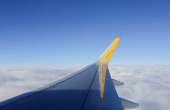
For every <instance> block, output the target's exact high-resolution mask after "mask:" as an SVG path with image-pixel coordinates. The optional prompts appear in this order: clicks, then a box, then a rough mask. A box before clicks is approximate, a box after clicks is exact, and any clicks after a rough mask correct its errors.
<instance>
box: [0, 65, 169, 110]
mask: <svg viewBox="0 0 170 110" xmlns="http://www.w3.org/2000/svg"><path fill="white" fill-rule="evenodd" d="M84 66H86V65H69V66H59V65H48V66H47V65H39V66H13V65H0V101H3V100H5V99H8V98H11V97H13V96H16V95H19V94H21V93H24V92H27V91H30V90H32V89H35V88H38V87H40V86H43V85H45V84H48V83H51V82H53V81H55V80H58V79H60V78H62V77H65V76H67V75H68V74H71V73H73V72H75V71H77V70H79V69H81V68H82V67H84ZM109 70H110V73H111V76H112V78H114V79H116V80H120V81H123V82H124V83H125V85H124V86H120V87H116V89H117V92H118V94H119V96H120V97H122V98H125V99H129V100H131V101H134V102H137V103H139V104H140V107H139V108H136V109H133V110H148V109H149V110H167V109H168V108H169V103H170V65H139V64H137V65H128V64H126V65H113V64H110V65H109Z"/></svg>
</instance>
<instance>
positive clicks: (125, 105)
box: [120, 98, 139, 109]
mask: <svg viewBox="0 0 170 110" xmlns="http://www.w3.org/2000/svg"><path fill="white" fill-rule="evenodd" d="M120 101H121V103H122V105H123V108H124V109H132V108H137V107H139V104H138V103H134V102H131V101H129V100H126V99H123V98H120Z"/></svg>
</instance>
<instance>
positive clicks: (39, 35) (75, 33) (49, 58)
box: [0, 0, 170, 65]
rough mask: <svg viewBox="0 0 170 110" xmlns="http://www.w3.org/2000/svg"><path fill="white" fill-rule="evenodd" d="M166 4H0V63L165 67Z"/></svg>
mask: <svg viewBox="0 0 170 110" xmlns="http://www.w3.org/2000/svg"><path fill="white" fill-rule="evenodd" d="M169 4H170V1H169V0H161V1H160V0H107V1H103V0H93V1H92V0H81V1H78V0H74V1H71V0H60V1H59V0H50V1H49V0H29V1H26V0H24V1H23V0H0V13H1V14H0V65H35V64H57V65H72V64H74V65H75V64H89V63H93V62H94V61H96V60H97V59H98V57H99V56H100V55H101V54H102V53H103V52H104V50H105V49H106V48H107V47H108V46H109V45H110V43H111V42H112V41H113V40H114V39H115V38H117V37H119V38H121V39H120V42H119V44H118V46H117V48H116V50H115V53H114V54H113V58H112V59H111V62H110V63H112V64H136V63H137V64H138V63H142V64H169V62H170V58H169V56H170V51H169V50H170V49H169V48H170V43H169V42H170V7H169Z"/></svg>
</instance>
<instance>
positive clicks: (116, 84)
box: [112, 79, 124, 86]
mask: <svg viewBox="0 0 170 110" xmlns="http://www.w3.org/2000/svg"><path fill="white" fill-rule="evenodd" d="M112 81H113V84H114V86H122V85H124V83H123V82H120V81H118V80H115V79H112Z"/></svg>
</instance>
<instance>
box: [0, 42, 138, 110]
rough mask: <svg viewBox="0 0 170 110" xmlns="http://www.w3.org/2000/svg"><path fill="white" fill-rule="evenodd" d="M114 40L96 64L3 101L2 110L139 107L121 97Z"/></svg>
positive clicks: (122, 108) (96, 109) (121, 108)
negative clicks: (112, 65)
mask: <svg viewBox="0 0 170 110" xmlns="http://www.w3.org/2000/svg"><path fill="white" fill-rule="evenodd" d="M117 40H118V39H116V41H114V42H113V43H112V44H111V45H110V46H109V48H108V49H106V51H105V52H104V53H103V54H102V56H101V57H100V58H99V59H98V60H97V61H96V62H95V63H93V64H91V65H89V66H87V67H85V68H83V69H81V70H79V71H77V72H75V73H73V74H71V75H69V76H67V77H65V78H63V79H60V80H58V81H55V82H53V83H50V84H48V85H45V86H43V87H41V88H38V89H35V90H33V91H30V92H27V93H24V94H21V95H19V96H16V97H14V98H11V99H8V100H5V101H3V102H0V110H124V109H125V108H133V107H137V106H138V104H136V103H133V102H130V101H128V100H126V99H123V98H119V96H118V94H117V92H116V89H115V86H116V85H123V84H122V83H121V82H119V81H117V80H113V79H111V76H110V72H109V70H108V58H109V60H110V56H109V55H112V54H113V51H114V50H110V49H113V48H116V47H113V46H114V45H115V43H116V45H117V43H118V41H117Z"/></svg>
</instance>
